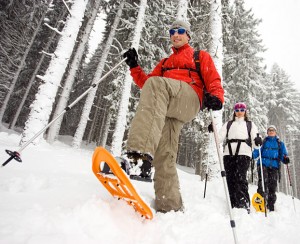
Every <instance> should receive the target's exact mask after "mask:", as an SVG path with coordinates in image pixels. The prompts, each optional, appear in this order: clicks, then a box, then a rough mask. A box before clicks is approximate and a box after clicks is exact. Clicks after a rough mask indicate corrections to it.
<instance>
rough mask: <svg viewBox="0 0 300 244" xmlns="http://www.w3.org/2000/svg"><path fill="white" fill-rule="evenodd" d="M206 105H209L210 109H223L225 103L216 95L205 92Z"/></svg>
mask: <svg viewBox="0 0 300 244" xmlns="http://www.w3.org/2000/svg"><path fill="white" fill-rule="evenodd" d="M204 106H205V107H207V109H208V110H210V109H212V110H220V109H222V107H223V104H222V102H221V101H220V99H219V98H217V97H216V96H213V95H210V94H209V93H205V99H204Z"/></svg>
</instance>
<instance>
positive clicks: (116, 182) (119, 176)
mask: <svg viewBox="0 0 300 244" xmlns="http://www.w3.org/2000/svg"><path fill="white" fill-rule="evenodd" d="M104 163H106V164H107V165H108V166H109V168H110V170H111V172H112V174H113V175H112V174H106V173H103V172H102V168H103V167H101V166H103V165H101V164H104ZM92 169H93V172H94V174H95V175H96V177H97V178H98V180H99V181H100V182H101V183H102V184H103V186H104V187H105V188H106V189H107V190H108V191H109V192H110V193H111V195H112V196H114V197H117V198H118V200H120V199H123V200H125V201H126V202H127V203H128V204H129V205H130V206H132V207H133V208H134V209H135V210H136V211H137V212H139V213H140V214H141V215H142V217H145V218H146V219H152V218H153V213H152V211H151V209H150V208H149V206H148V205H147V204H146V203H145V202H144V201H143V200H142V199H141V197H140V196H139V194H138V193H137V192H136V190H135V188H134V186H133V185H132V183H131V182H130V179H129V178H128V176H127V175H126V173H125V172H124V170H123V169H122V168H121V167H120V165H119V163H118V162H117V161H116V159H115V158H114V157H113V156H112V155H111V154H110V153H109V152H108V151H107V150H106V149H104V148H103V147H97V148H96V149H95V151H94V154H93V165H92Z"/></svg>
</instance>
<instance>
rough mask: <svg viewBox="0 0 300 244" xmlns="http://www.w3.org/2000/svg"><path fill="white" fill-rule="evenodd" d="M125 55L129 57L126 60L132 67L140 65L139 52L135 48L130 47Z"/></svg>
mask: <svg viewBox="0 0 300 244" xmlns="http://www.w3.org/2000/svg"><path fill="white" fill-rule="evenodd" d="M123 57H124V58H127V59H126V60H125V62H126V64H127V65H128V66H129V67H130V68H135V67H137V66H138V63H137V61H138V54H137V52H136V50H135V48H129V49H128V51H126V52H125V53H124V54H123Z"/></svg>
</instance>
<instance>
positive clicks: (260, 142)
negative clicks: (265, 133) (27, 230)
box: [254, 136, 263, 146]
mask: <svg viewBox="0 0 300 244" xmlns="http://www.w3.org/2000/svg"><path fill="white" fill-rule="evenodd" d="M262 142H263V141H262V138H261V137H260V136H257V137H255V138H254V143H255V146H261V145H262Z"/></svg>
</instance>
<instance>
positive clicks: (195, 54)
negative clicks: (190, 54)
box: [161, 50, 209, 110]
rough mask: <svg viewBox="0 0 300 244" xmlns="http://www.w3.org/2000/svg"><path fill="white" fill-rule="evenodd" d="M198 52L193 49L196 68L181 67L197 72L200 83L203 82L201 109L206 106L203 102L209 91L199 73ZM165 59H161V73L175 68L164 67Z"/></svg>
mask: <svg viewBox="0 0 300 244" xmlns="http://www.w3.org/2000/svg"><path fill="white" fill-rule="evenodd" d="M200 52H201V50H199V51H194V62H195V65H196V69H190V68H182V69H187V70H189V72H191V71H193V72H197V73H198V75H199V78H200V80H201V82H202V84H203V88H202V90H203V95H202V104H201V110H204V109H205V108H206V107H205V106H204V104H205V103H206V102H205V101H206V96H207V95H206V94H207V93H209V92H208V91H207V89H206V86H205V83H204V79H203V76H202V74H201V68H200V59H199V57H200ZM167 59H168V58H165V59H164V61H163V63H162V68H161V72H162V74H163V73H164V72H165V71H167V70H171V69H175V68H165V67H164V64H165V62H166V61H167Z"/></svg>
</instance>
